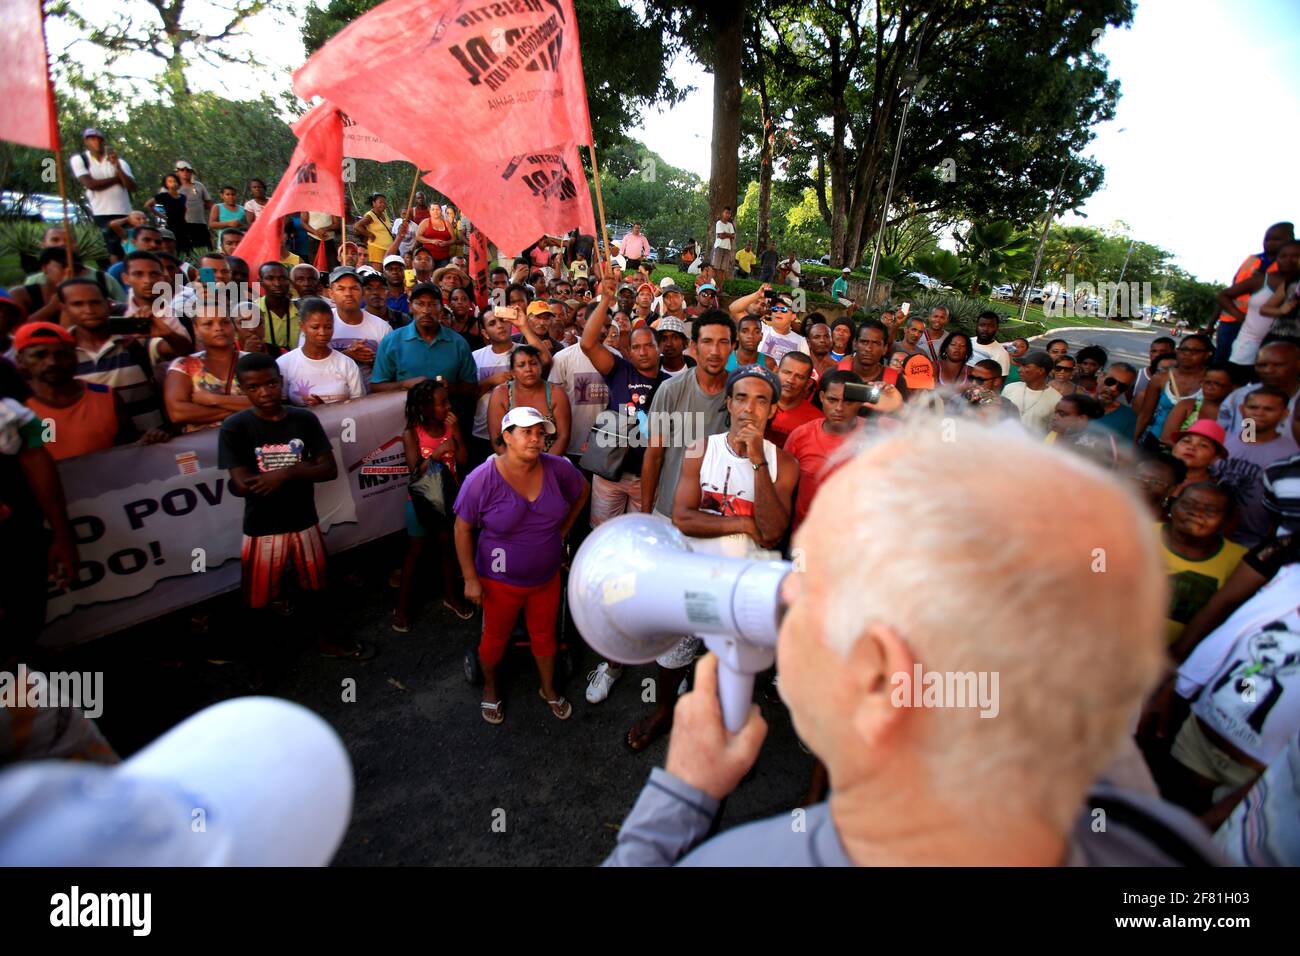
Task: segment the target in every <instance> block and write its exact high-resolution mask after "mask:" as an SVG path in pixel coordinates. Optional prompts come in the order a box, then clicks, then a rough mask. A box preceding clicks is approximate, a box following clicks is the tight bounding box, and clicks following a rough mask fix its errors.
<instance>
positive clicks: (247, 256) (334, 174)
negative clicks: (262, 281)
mask: <svg viewBox="0 0 1300 956" xmlns="http://www.w3.org/2000/svg"><path fill="white" fill-rule="evenodd" d="M293 131H294V133H295V134H296V135H297V137H298V146H297V148H296V149H294V151H293V158H292V159H290V160H289V168H288V169H287V170H285V173H284V175H283V176H281V177H280V182H279V183H278V184H277V185H276V187H275V192H274V193H272V194H271V198H270V200H268V201H267V204H266V208H264V209H263V210H262V213H261V215H259V216H258V217H257V219H256V220H255V221H254V222H253V225H252V226H251V227H250V228H249V230H248V233H247V234H246V235H245V236H244V238H243V239H242V240H241V241H240V243H239V245H238V246H237V247H236V249H235V255H237V256H239V257H240V258H241V259H243V260H244V261H245V262H247V263H248V267H249V269H250V270H251V271H252V272H253V274H254V275H256V274H257V270H258V269H260V268H261V266H262V263H264V262H279V261H280V245H281V241H282V236H283V235H284V217H285V216H291V215H293V214H294V213H296V212H340V211H342V209H343V121H342V118H341V117H340V116H339V111H338V109H337V108H336V107H335V106H334V104H332V103H329V102H328V101H327V102H324V103H321V104H320V105H319V106H316V107H315V108H314V109H312V110H311V111H310V112H309V113H307V115H306V116H304V117H303V118H302V119H300V120H298V122H297V123H295V124H294V126H293Z"/></svg>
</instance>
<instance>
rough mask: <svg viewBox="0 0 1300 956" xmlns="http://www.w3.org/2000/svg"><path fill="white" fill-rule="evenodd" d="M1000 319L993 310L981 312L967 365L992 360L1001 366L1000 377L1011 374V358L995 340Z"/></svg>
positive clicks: (976, 322) (976, 321)
mask: <svg viewBox="0 0 1300 956" xmlns="http://www.w3.org/2000/svg"><path fill="white" fill-rule="evenodd" d="M1001 322H1002V318H1001V316H999V315H998V314H997V313H996V312H994V311H993V310H991V309H990V310H988V311H987V312H981V313H980V315H979V318H978V319H976V320H975V340H974V341H973V342H971V344H970V358H969V359H967V360H966V364H967V365H975V364H976V363H978V362H980V361H982V360H984V359H992V360H993V361H994V362H997V363H998V364H999V365H1001V366H1002V377H1003V378H1005V377H1006V376H1008V375H1010V374H1011V356H1010V355H1009V354H1007V350H1006V348H1005V347H1004V346H1003V345H1002V343H1001V342H999V341H998V340H997V334H998V326H999V325H1000V324H1001Z"/></svg>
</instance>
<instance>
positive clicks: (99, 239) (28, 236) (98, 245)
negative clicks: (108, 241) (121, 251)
mask: <svg viewBox="0 0 1300 956" xmlns="http://www.w3.org/2000/svg"><path fill="white" fill-rule="evenodd" d="M57 225H60V224H59V223H50V222H29V221H26V220H8V221H4V222H0V256H14V257H15V258H16V259H18V260H19V261H21V260H22V259H24V258H35V257H36V256H38V255H40V252H41V239H42V238H43V237H44V236H45V230H47V229H49V228H50V227H51V226H57ZM72 235H73V242H74V243H75V245H76V249H77V251H78V253H79V254H80V255H81V258H82V259H83V260H84V261H86V262H91V261H94V260H97V259H100V258H101V257H103V256H104V255H106V254H107V252H108V250H107V249H106V248H105V247H104V237H103V236H101V235H100V234H99V229H98V228H96V227H95V225H94V223H89V222H74V223H73V224H72ZM3 281H6V282H7V281H8V279H7V278H6V279H4V280H3ZM11 284H16V282H15V283H11Z"/></svg>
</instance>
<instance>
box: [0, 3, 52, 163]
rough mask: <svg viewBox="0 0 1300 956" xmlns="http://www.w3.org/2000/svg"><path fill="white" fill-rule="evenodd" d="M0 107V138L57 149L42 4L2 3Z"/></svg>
mask: <svg viewBox="0 0 1300 956" xmlns="http://www.w3.org/2000/svg"><path fill="white" fill-rule="evenodd" d="M0 103H3V104H4V108H3V109H0V139H3V140H7V141H9V142H11V143H21V144H22V145H23V146H35V147H36V148H37V149H56V148H57V144H58V141H59V126H58V122H57V121H56V120H55V116H54V90H53V88H52V87H51V86H50V74H49V63H48V62H47V61H46V58H45V30H44V24H43V23H42V22H41V0H0Z"/></svg>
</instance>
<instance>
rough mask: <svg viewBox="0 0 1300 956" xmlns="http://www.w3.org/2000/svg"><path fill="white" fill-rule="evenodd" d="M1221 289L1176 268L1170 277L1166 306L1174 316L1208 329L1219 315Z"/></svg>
mask: <svg viewBox="0 0 1300 956" xmlns="http://www.w3.org/2000/svg"><path fill="white" fill-rule="evenodd" d="M1219 288H1220V287H1219V286H1217V285H1215V284H1214V283H1212V282H1199V281H1197V279H1196V278H1195V277H1194V276H1190V275H1188V274H1187V273H1186V272H1184V271H1183V270H1181V269H1178V268H1175V269H1173V270H1171V275H1170V277H1169V283H1168V287H1167V300H1168V301H1167V302H1166V304H1167V305H1168V306H1169V309H1170V311H1172V312H1173V314H1174V315H1178V316H1181V317H1183V318H1185V319H1187V321H1188V322H1189V323H1191V325H1192V326H1194V327H1208V326H1209V325H1210V323H1212V322H1213V321H1214V317H1215V316H1216V315H1218V314H1219V302H1218V298H1217V296H1218V293H1219Z"/></svg>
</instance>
